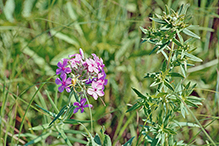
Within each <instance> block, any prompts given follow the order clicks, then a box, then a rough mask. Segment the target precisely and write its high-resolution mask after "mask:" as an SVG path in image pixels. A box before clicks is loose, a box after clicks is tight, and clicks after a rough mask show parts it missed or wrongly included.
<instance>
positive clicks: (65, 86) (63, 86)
mask: <svg viewBox="0 0 219 146" xmlns="http://www.w3.org/2000/svg"><path fill="white" fill-rule="evenodd" d="M60 77H61V79H62V81H61V80H60V79H59V78H57V79H56V80H55V83H56V84H57V85H61V86H60V87H59V88H58V90H59V92H63V91H64V89H65V90H66V91H67V92H70V91H71V89H70V88H69V87H68V85H70V84H71V78H68V79H67V80H66V78H67V75H66V74H61V76H60Z"/></svg>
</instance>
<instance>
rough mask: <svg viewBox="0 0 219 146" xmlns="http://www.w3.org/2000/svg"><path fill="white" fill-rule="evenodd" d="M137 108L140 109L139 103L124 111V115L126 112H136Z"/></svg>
mask: <svg viewBox="0 0 219 146" xmlns="http://www.w3.org/2000/svg"><path fill="white" fill-rule="evenodd" d="M139 107H141V105H140V104H139V103H136V104H134V105H133V106H132V107H131V108H129V109H128V110H127V111H126V113H127V112H130V111H133V110H136V109H138V108H139Z"/></svg>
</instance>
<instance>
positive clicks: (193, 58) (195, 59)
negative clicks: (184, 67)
mask: <svg viewBox="0 0 219 146" xmlns="http://www.w3.org/2000/svg"><path fill="white" fill-rule="evenodd" d="M185 55H186V56H187V57H189V58H190V60H192V61H196V62H202V60H201V59H200V58H198V57H196V56H194V55H192V54H189V53H188V52H185Z"/></svg>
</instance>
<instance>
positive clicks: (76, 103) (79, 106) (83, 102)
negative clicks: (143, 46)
mask: <svg viewBox="0 0 219 146" xmlns="http://www.w3.org/2000/svg"><path fill="white" fill-rule="evenodd" d="M86 101H87V100H86V98H83V99H81V101H80V103H79V102H75V103H74V104H73V105H74V106H78V107H76V108H75V109H74V114H75V113H77V112H78V110H79V109H81V113H83V112H84V108H85V107H89V106H90V107H92V105H91V104H86V105H84V104H85V102H86Z"/></svg>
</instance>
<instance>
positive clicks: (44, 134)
mask: <svg viewBox="0 0 219 146" xmlns="http://www.w3.org/2000/svg"><path fill="white" fill-rule="evenodd" d="M49 135H50V133H43V134H41V135H40V136H38V137H37V138H35V139H33V140H31V141H30V142H28V143H26V144H25V145H24V146H28V145H32V144H34V143H37V142H39V141H41V140H44V139H46V138H47V137H48V136H49Z"/></svg>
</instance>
